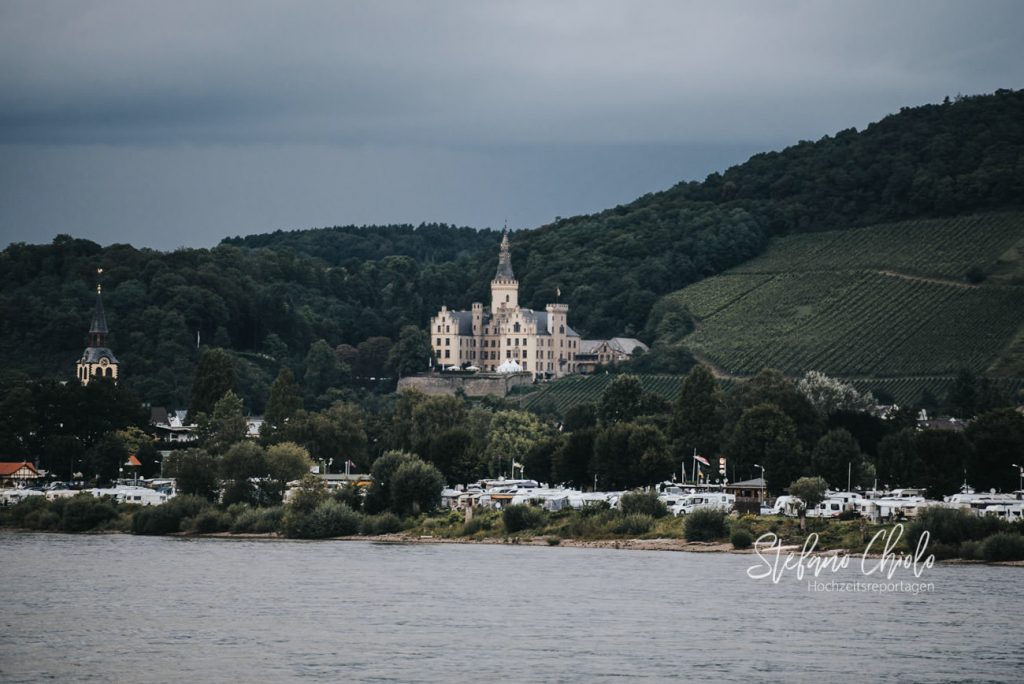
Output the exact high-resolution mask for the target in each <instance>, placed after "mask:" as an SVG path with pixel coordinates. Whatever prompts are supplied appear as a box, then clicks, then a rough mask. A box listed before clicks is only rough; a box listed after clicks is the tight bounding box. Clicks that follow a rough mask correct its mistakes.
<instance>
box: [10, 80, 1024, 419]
mask: <svg viewBox="0 0 1024 684" xmlns="http://www.w3.org/2000/svg"><path fill="white" fill-rule="evenodd" d="M1022 198H1024V92H1019V91H1018V92H1015V91H998V92H997V93H995V94H992V95H987V96H977V97H963V98H960V97H958V98H956V100H955V101H946V102H944V103H942V104H936V105H927V106H924V107H916V108H908V109H904V110H902V111H901V112H899V113H897V114H894V115H892V116H889V117H887V118H885V119H884V120H882V121H880V122H878V123H876V124H872V125H871V126H869V127H867V128H866V129H865V130H864V131H860V132H858V131H855V130H852V129H851V130H847V131H842V132H840V133H838V134H836V135H835V136H827V137H825V138H823V139H821V140H819V141H817V142H801V143H799V144H797V145H794V146H792V147H789V148H787V149H785V150H783V151H781V152H777V153H768V154H760V155H756V156H755V157H753V158H751V159H750V160H749V161H747V162H746V163H744V164H741V165H738V166H736V167H733V168H731V169H729V170H727V171H726V172H724V173H722V174H717V173H716V174H712V175H711V176H709V177H708V178H707V179H706V180H704V181H703V182H690V183H682V184H680V185H677V186H675V187H673V188H671V189H669V190H666V191H664V192H659V193H654V194H650V195H646V196H644V197H641V198H639V199H638V200H636V201H635V202H633V203H631V204H628V205H621V206H618V207H615V208H613V209H609V210H607V211H604V212H601V213H598V214H594V215H589V216H579V217H574V218H567V219H559V220H556V221H555V222H554V223H552V224H550V225H546V226H543V227H540V228H537V229H534V230H523V231H517V232H516V234H515V235H514V237H513V263H514V266H515V269H516V274H517V276H518V277H519V279H520V301H521V302H522V303H523V304H524V305H527V306H543V304H544V303H546V302H547V301H550V300H551V299H552V298H553V296H554V292H555V290H556V288H558V289H560V290H561V292H562V300H563V301H567V302H568V303H569V305H570V306H571V307H572V308H571V314H570V319H571V321H572V323H573V325H574V327H576V328H577V329H578V330H579V331H580V332H581V333H582V334H584V335H588V336H608V335H615V334H625V335H640V336H644V337H647V338H648V340H647V341H650V336H651V334H652V331H651V330H645V325H646V323H647V320H648V316H649V314H650V312H651V310H652V307H653V306H654V305H655V303H656V302H657V301H658V299H659V298H660V297H662V296H663V295H665V294H667V293H669V292H673V291H675V290H678V289H680V288H681V287H683V286H685V285H687V284H690V283H693V282H696V281H698V280H701V279H703V278H705V277H707V276H710V275H714V274H716V273H719V272H721V271H722V270H725V269H727V268H730V267H732V266H735V265H737V264H739V263H741V262H743V261H745V260H747V259H749V258H751V257H753V256H755V255H757V254H759V253H761V252H762V251H763V250H764V248H765V246H766V245H767V243H768V240H769V238H771V237H774V236H778V235H782V234H787V233H792V232H807V231H817V230H824V229H836V228H846V227H851V226H859V225H866V224H869V223H878V222H883V221H889V220H896V219H907V218H920V217H932V216H945V215H956V214H961V213H965V212H971V211H976V210H978V209H991V208H1003V207H1009V206H1019V205H1020V204H1021V199H1022ZM498 240H499V234H498V232H497V231H491V230H484V231H475V230H473V229H470V228H456V227H451V226H445V225H436V224H424V225H421V226H418V227H415V228H414V227H412V226H379V227H361V228H357V227H343V228H328V229H320V230H307V231H293V232H277V233H272V234H267V235H256V236H249V237H245V238H231V239H227V240H225V241H224V242H223V243H222V244H221V245H219V246H217V247H215V248H213V249H181V250H177V251H174V252H169V253H163V252H157V251H153V250H147V249H136V248H134V247H131V246H130V245H123V244H117V245H111V246H108V247H101V246H99V245H97V244H95V243H92V242H90V241H87V240H79V239H74V238H73V237H70V236H66V235H62V236H59V237H58V238H56V239H55V240H54V241H53V243H52V244H48V245H26V244H22V243H18V244H12V245H10V246H8V247H7V248H6V249H5V250H4V251H3V252H0V353H3V354H4V358H5V359H7V360H8V363H7V371H6V372H7V374H8V375H7V379H6V381H7V382H10V381H11V380H16V379H18V378H24V377H30V378H43V377H50V378H61V379H67V378H71V377H72V374H73V364H74V361H75V360H76V358H77V357H78V356H79V355H80V354H81V350H82V347H83V346H84V339H85V333H86V331H87V329H88V325H89V319H90V316H91V308H92V298H93V294H92V293H93V289H94V286H95V280H96V269H97V268H103V269H104V273H103V276H102V277H103V286H104V298H105V302H106V305H107V309H108V319H109V322H110V325H111V330H112V335H111V339H110V343H111V346H112V348H113V349H114V351H115V353H116V354H117V355H118V356H119V358H120V360H121V361H122V363H123V364H124V366H123V370H124V378H125V379H124V384H125V385H126V386H128V388H129V389H131V390H132V391H134V392H135V393H136V394H138V395H139V396H140V397H141V398H142V399H143V400H145V401H148V402H151V403H153V404H165V405H171V406H185V405H186V404H187V401H188V394H189V389H190V387H191V386H192V375H193V373H194V369H195V367H196V364H197V362H198V358H199V350H198V347H199V344H202V345H214V346H217V347H223V348H225V349H227V350H229V351H230V353H231V354H232V355H233V358H234V360H235V364H236V373H237V378H238V382H237V385H238V390H239V391H240V392H241V394H242V395H243V398H244V399H245V401H246V403H247V404H248V406H249V408H251V409H253V410H261V409H262V402H263V401H265V399H264V397H265V396H266V392H267V388H268V387H269V384H270V382H271V381H272V379H273V378H274V377H276V376H277V373H278V371H279V370H280V369H281V368H282V367H288V368H290V369H292V370H293V371H294V372H295V375H296V376H297V377H298V378H300V379H302V378H304V375H305V373H306V367H307V365H308V362H309V359H310V355H311V354H313V353H314V347H317V345H320V346H318V347H317V349H318V350H319V351H317V354H319V353H320V352H321V351H323V347H324V346H327V347H328V348H330V349H334V350H336V351H337V354H338V359H337V368H336V369H335V370H336V371H337V372H338V373H340V374H341V375H345V374H348V375H349V376H350V377H352V378H353V379H358V378H357V376H359V375H360V373H359V371H358V370H353V367H354V365H356V366H358V365H359V364H360V363H361V362H360V361H359V358H358V354H355V355H353V351H352V350H358V348H359V347H360V345H364V347H366V346H367V342H368V341H370V340H376V341H377V342H375V343H374V345H369V346H376V347H377V348H378V353H377V354H376V356H377V357H380V353H379V352H380V348H381V347H382V346H383V341H382V338H386V339H387V341H388V344H396V343H398V341H399V333H400V331H401V330H402V328H403V327H404V326H410V325H411V326H419V327H422V326H423V325H425V323H426V320H427V317H428V316H429V315H431V314H432V313H433V312H434V311H435V310H436V309H437V308H438V307H439V306H440V305H441V304H447V305H448V306H450V307H464V306H467V305H468V304H469V303H470V302H472V301H474V300H475V301H484V300H485V299H486V295H487V283H488V281H489V279H490V278H491V276H492V275H493V268H494V263H495V254H496V251H497V243H498ZM321 340H323V343H322V344H321V343H320V341H321ZM339 347H340V348H339ZM366 351H367V353H368V354H369V352H370V351H371V350H370V349H366ZM314 356H315V355H314ZM425 362H426V359H425V358H424V359H423V363H425ZM658 362H659V363H661V364H662V367H660V368H647V369H642V370H646V371H650V370H659V371H669V372H685V371H686V370H688V368H689V366H690V365H691V363H692V360H690V359H688V358H686V357H685V356H684V357H670V358H665V359H660V360H658ZM321 365H322V364H321ZM364 365H365V364H364ZM394 370H395V368H394V367H390V368H381V367H380V364H377V367H376V369H375V370H373V372H374V373H378V374H379V373H381V372H382V371H383V372H385V373H387V372H391V373H393V372H394ZM317 382H319V381H317ZM307 384H309V383H307Z"/></svg>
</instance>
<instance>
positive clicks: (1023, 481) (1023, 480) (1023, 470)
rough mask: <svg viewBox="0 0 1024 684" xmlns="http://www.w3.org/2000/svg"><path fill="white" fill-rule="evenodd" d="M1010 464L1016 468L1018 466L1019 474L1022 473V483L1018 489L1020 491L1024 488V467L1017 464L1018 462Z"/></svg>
mask: <svg viewBox="0 0 1024 684" xmlns="http://www.w3.org/2000/svg"><path fill="white" fill-rule="evenodd" d="M1010 465H1012V466H1013V467H1014V468H1016V469H1017V472H1018V474H1019V475H1020V484H1019V485H1018V487H1017V490H1018V491H1020V490H1022V489H1024V468H1022V467H1021V466H1019V465H1017V464H1016V463H1011V464H1010Z"/></svg>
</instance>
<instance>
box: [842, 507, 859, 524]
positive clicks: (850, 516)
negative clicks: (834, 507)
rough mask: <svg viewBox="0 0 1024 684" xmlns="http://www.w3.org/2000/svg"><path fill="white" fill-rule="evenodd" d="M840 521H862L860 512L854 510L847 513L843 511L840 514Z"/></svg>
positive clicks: (848, 510)
mask: <svg viewBox="0 0 1024 684" xmlns="http://www.w3.org/2000/svg"><path fill="white" fill-rule="evenodd" d="M838 519H839V520H844V521H845V520H858V519H860V511H855V510H853V509H847V510H845V511H841V512H840V513H839V517H838Z"/></svg>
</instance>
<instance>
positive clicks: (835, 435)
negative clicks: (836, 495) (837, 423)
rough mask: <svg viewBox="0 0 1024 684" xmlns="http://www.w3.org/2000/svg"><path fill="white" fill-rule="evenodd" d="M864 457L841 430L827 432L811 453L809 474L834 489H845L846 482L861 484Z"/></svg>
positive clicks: (844, 431)
mask: <svg viewBox="0 0 1024 684" xmlns="http://www.w3.org/2000/svg"><path fill="white" fill-rule="evenodd" d="M863 470H864V455H863V454H862V453H861V451H860V447H859V446H858V445H857V440H855V439H854V438H853V435H851V434H850V433H849V432H847V431H846V430H844V429H842V428H837V429H835V430H829V431H828V432H826V433H825V434H824V435H822V437H821V439H819V440H818V443H817V444H815V445H814V451H812V452H811V473H812V474H814V475H817V476H819V477H822V478H824V480H825V481H826V482H828V483H829V485H830V486H831V487H832V488H834V489H845V488H846V485H847V480H848V479H849V480H850V481H851V484H853V485H860V484H862V480H863V475H864V472H863Z"/></svg>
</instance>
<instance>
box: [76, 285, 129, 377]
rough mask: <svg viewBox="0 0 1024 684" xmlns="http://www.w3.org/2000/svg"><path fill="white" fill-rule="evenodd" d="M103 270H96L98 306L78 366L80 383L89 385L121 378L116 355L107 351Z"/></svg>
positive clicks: (94, 311)
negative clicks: (97, 381)
mask: <svg viewBox="0 0 1024 684" xmlns="http://www.w3.org/2000/svg"><path fill="white" fill-rule="evenodd" d="M102 274H103V269H102V268H98V269H96V305H95V308H94V309H93V312H92V325H90V326H89V346H88V347H86V348H85V351H84V352H83V353H82V358H81V359H80V360H79V361H78V363H77V364H76V366H75V368H76V372H77V374H78V381H79V382H81V383H82V384H83V385H88V384H89V383H90V382H92V381H93V380H94V379H96V378H109V379H111V380H113V381H114V382H115V383H116V382H117V380H118V377H120V367H119V366H120V364H118V361H117V357H115V356H114V353H113V352H112V351H110V350H109V349H107V333H109V332H110V330H109V329H108V328H107V314H106V312H105V311H104V310H103V285H101V284H100V282H99V278H100V276H101V275H102Z"/></svg>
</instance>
